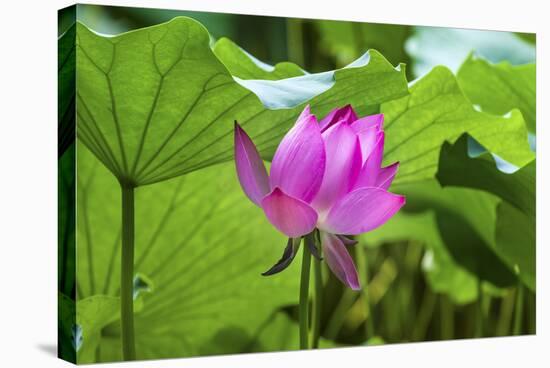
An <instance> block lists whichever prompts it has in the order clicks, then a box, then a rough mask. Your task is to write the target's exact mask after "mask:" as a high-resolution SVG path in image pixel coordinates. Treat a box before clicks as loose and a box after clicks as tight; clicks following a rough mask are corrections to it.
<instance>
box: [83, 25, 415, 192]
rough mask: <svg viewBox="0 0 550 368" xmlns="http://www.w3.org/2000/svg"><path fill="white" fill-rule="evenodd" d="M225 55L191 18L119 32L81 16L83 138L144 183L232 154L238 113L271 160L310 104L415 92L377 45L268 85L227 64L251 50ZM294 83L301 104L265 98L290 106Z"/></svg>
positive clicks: (119, 173) (317, 109)
mask: <svg viewBox="0 0 550 368" xmlns="http://www.w3.org/2000/svg"><path fill="white" fill-rule="evenodd" d="M225 43H226V46H227V42H225ZM221 48H223V41H222V44H221V46H219V47H218V48H217V49H218V54H224V55H226V56H227V52H221V51H220V49H221ZM215 49H216V48H215ZM233 51H235V50H233ZM233 58H239V59H233ZM228 59H230V60H228ZM224 60H225V62H222V61H220V59H218V57H216V55H215V53H214V52H213V51H212V50H211V48H210V46H209V34H208V32H207V31H206V29H205V28H204V27H203V26H202V25H200V24H199V23H197V22H196V21H194V20H192V19H190V18H184V17H178V18H174V19H173V20H172V21H170V22H168V23H164V24H161V25H158V26H153V27H149V28H143V29H139V30H136V31H132V32H128V33H124V34H121V35H119V36H115V37H102V36H99V35H97V34H95V33H93V32H92V31H90V30H89V29H87V28H86V27H85V26H84V25H82V24H77V71H78V73H77V84H78V91H77V107H78V109H77V111H78V129H77V130H78V137H79V138H80V139H81V140H82V142H84V143H85V144H86V146H87V147H88V148H89V149H90V150H91V151H92V152H93V153H94V154H95V155H96V156H97V157H98V158H99V159H100V160H101V161H102V162H103V164H104V165H105V166H106V167H107V168H109V170H110V171H111V172H112V173H113V174H114V175H115V176H116V177H117V178H118V179H119V181H122V182H125V183H129V184H131V185H134V186H140V185H144V184H151V183H155V182H159V181H163V180H166V179H169V178H172V177H176V176H179V175H182V174H186V173H189V172H191V171H194V170H197V169H200V168H203V167H206V166H209V165H213V164H216V163H220V162H224V161H228V160H230V159H232V156H233V150H232V141H233V140H232V132H233V122H234V120H238V121H239V123H240V124H241V126H243V127H244V128H245V129H246V130H247V133H248V134H249V135H250V136H251V137H252V139H253V140H254V142H256V144H257V146H258V148H259V150H260V152H261V154H262V156H263V157H264V158H266V159H269V158H270V157H271V155H272V154H273V152H274V150H275V148H276V146H277V144H278V142H279V140H280V139H281V137H282V136H283V135H284V133H285V132H286V131H287V130H288V129H289V128H290V126H292V124H293V123H294V121H295V120H296V118H297V116H298V115H299V113H300V112H301V111H302V109H303V107H304V106H305V104H306V103H307V104H310V105H311V108H312V111H313V112H314V113H316V114H318V115H319V116H323V115H324V114H326V113H328V112H329V111H330V110H331V109H332V108H334V107H335V106H340V105H344V104H347V103H351V104H354V105H360V106H377V105H378V104H380V103H382V102H384V101H388V100H391V99H394V98H397V97H401V96H404V95H406V94H407V92H408V91H407V85H406V80H405V77H404V70H403V69H401V70H399V68H398V69H396V68H394V67H393V66H392V65H391V64H390V63H388V62H387V61H386V60H385V59H384V57H383V56H381V55H380V54H379V53H378V52H376V51H370V52H369V53H367V54H365V55H364V56H363V57H362V58H361V60H359V62H358V63H354V64H353V65H350V66H349V67H347V68H344V69H339V70H336V71H331V72H326V73H319V74H311V75H304V76H302V77H295V78H290V79H283V80H275V81H273V80H261V79H258V80H254V84H255V85H256V86H259V87H258V88H259V89H260V91H261V92H258V91H257V90H254V86H252V87H250V86H247V87H249V88H251V89H252V90H250V89H247V88H245V87H243V86H242V85H241V84H245V83H246V82H249V83H250V82H251V81H249V80H245V79H239V78H237V77H235V78H236V79H234V78H233V75H232V74H231V73H230V72H229V70H228V67H230V68H231V69H234V65H236V64H242V65H243V66H245V67H246V65H247V63H248V64H250V63H251V62H252V61H251V60H252V59H251V58H250V56H249V55H247V54H246V53H242V52H241V53H239V52H234V53H233V56H227V57H225V58H224ZM239 70H241V71H242V69H239ZM286 72H289V70H288V68H286ZM293 75H295V73H294V74H293V73H290V72H289V75H288V76H293ZM264 76H265V75H264ZM238 80H240V83H239V82H238ZM243 81H244V82H243ZM296 86H297V87H296ZM268 87H269V88H268ZM266 88H268V91H267V95H266ZM289 88H290V90H292V91H295V90H296V89H297V88H300V90H301V91H303V94H304V93H305V94H304V95H303V96H302V95H296V94H291V96H292V101H291V103H293V104H296V103H298V105H297V106H293V108H285V109H277V110H270V109H268V108H266V107H265V106H264V104H266V105H268V106H279V107H280V106H283V105H284V104H283V105H281V102H280V97H281V96H280V93H281V92H282V93H283V94H284V92H285V91H287V90H288V89H289ZM312 91H313V92H312ZM257 94H260V95H261V97H260V98H261V101H260V98H259V97H258V96H257ZM288 96H289V94H288V93H287V94H284V96H283V97H284V98H286V97H288ZM272 100H273V101H275V102H272ZM262 102H263V103H264V104H262ZM286 102H288V101H286Z"/></svg>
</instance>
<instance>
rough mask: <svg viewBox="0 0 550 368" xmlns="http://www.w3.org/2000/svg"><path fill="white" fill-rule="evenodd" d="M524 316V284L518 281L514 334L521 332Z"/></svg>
mask: <svg viewBox="0 0 550 368" xmlns="http://www.w3.org/2000/svg"><path fill="white" fill-rule="evenodd" d="M522 318H523V285H522V284H521V281H518V287H517V292H516V310H515V314H514V335H520V334H521V322H522Z"/></svg>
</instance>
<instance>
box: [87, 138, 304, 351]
mask: <svg viewBox="0 0 550 368" xmlns="http://www.w3.org/2000/svg"><path fill="white" fill-rule="evenodd" d="M78 167H79V175H78V178H79V183H78V192H77V198H78V201H79V202H78V204H79V206H78V210H79V212H78V216H79V219H80V221H79V222H78V228H77V231H78V234H77V236H78V241H77V252H78V254H79V257H78V268H77V272H78V290H79V293H78V295H79V300H78V302H77V303H80V301H81V300H83V299H85V298H87V297H90V296H93V295H97V294H102V295H107V296H110V297H118V295H119V286H120V217H121V214H120V211H121V209H120V188H119V185H118V183H117V180H116V179H115V178H114V177H113V176H112V175H111V174H110V173H109V171H108V170H107V169H106V168H105V167H104V166H103V165H101V163H99V161H98V160H97V159H95V158H94V157H93V155H92V154H91V153H90V152H89V150H88V149H87V148H86V147H85V146H84V145H83V144H78ZM286 241H287V239H286V238H285V237H284V236H283V235H281V234H279V233H278V232H277V231H276V230H275V229H274V228H273V227H272V226H271V225H270V224H269V223H268V221H267V220H266V219H265V217H264V216H263V214H262V212H261V210H260V209H258V208H257V207H256V206H254V205H253V204H252V203H250V202H249V201H248V200H247V199H246V197H245V195H244V194H243V193H242V190H241V188H240V186H239V182H238V180H237V178H236V174H235V168H234V165H233V164H232V163H226V164H220V165H216V166H213V167H211V168H207V169H203V170H200V171H197V172H194V173H190V174H188V175H185V176H182V177H179V178H176V179H173V180H168V181H166V182H163V183H158V184H156V185H151V186H145V187H140V188H137V189H136V245H135V246H136V260H135V272H136V274H140V275H143V278H144V279H147V280H148V282H149V283H150V284H154V289H152V290H151V292H148V293H140V296H141V298H142V300H143V302H142V303H143V305H142V306H140V307H139V308H138V307H137V306H136V312H135V325H136V349H137V358H139V359H147V358H150V359H153V358H154V359H159V358H171V357H181V356H193V355H197V354H223V353H238V352H241V351H242V350H241V349H242V348H243V347H242V346H241V345H239V344H231V343H229V342H228V344H227V345H225V347H220V346H215V345H210V343H209V342H210V341H212V340H213V339H215V336H216V335H217V334H220V333H222V332H221V330H222V329H226V328H229V327H231V329H232V330H234V331H239V333H240V334H242V333H244V334H245V335H246V336H248V337H250V336H254V333H255V331H256V330H257V329H258V328H259V326H260V325H262V324H269V323H270V319H269V318H270V315H271V314H272V313H273V312H274V311H275V310H277V309H279V308H281V307H284V306H287V305H292V304H295V303H296V302H297V300H298V295H299V288H298V286H299V285H298V284H299V265H300V262H301V260H300V257H301V255H298V256H297V257H296V259H295V260H294V262H293V264H292V265H290V267H289V268H288V269H286V270H285V272H283V273H281V274H278V275H276V276H272V277H263V276H261V273H262V272H264V271H265V270H267V269H268V268H269V267H270V266H271V265H272V264H273V263H274V262H276V261H277V259H279V257H280V255H281V252H282V250H283V248H284V247H285V244H286ZM135 304H137V303H135ZM250 311H254V313H251V312H250ZM226 332H227V331H226ZM224 333H225V332H224ZM84 336H85V335H84ZM235 338H237V337H235ZM228 341H231V340H228ZM84 345H86V339H84V342H83V348H84ZM237 348H238V349H237ZM99 351H100V359H99V361H111V360H121V359H122V356H121V350H120V328H119V325H118V322H117V321H115V322H113V323H112V324H110V325H109V326H107V327H106V328H105V329H104V330H103V332H102V337H101V344H100V345H99Z"/></svg>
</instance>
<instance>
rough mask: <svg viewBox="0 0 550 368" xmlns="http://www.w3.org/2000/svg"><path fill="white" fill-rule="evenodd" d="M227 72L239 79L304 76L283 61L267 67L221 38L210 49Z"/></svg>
mask: <svg viewBox="0 0 550 368" xmlns="http://www.w3.org/2000/svg"><path fill="white" fill-rule="evenodd" d="M212 51H214V54H215V55H216V56H217V57H218V59H220V60H221V61H222V62H223V63H224V65H225V67H226V68H227V70H229V72H230V73H231V74H232V75H233V76H235V77H238V78H240V79H265V80H279V79H285V78H291V77H299V76H301V75H304V74H306V72H305V71H304V70H302V68H300V67H299V66H298V65H296V64H294V63H291V62H288V61H285V62H281V63H277V64H276V65H273V66H272V65H269V64H266V63H264V62H262V61H261V60H258V59H256V58H255V57H254V56H252V55H251V54H249V53H247V52H246V51H244V50H243V49H242V48H240V47H239V46H238V45H237V44H235V42H233V41H231V40H230V39H229V38H226V37H222V38H220V39H219V40H218V41H216V43H215V44H214V47H213V48H212Z"/></svg>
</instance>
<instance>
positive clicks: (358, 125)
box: [351, 114, 384, 133]
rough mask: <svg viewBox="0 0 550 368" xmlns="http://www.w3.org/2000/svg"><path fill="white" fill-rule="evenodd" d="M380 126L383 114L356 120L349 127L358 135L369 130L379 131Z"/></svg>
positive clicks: (382, 121) (382, 122)
mask: <svg viewBox="0 0 550 368" xmlns="http://www.w3.org/2000/svg"><path fill="white" fill-rule="evenodd" d="M382 124H384V114H376V115H369V116H364V117H362V118H360V119H357V120H356V121H354V122H353V124H351V127H352V128H353V130H354V131H355V132H357V133H359V132H362V131H364V130H367V129H370V128H376V129H378V130H381V129H382Z"/></svg>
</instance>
